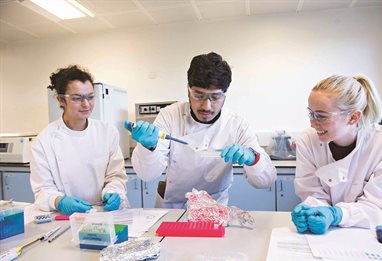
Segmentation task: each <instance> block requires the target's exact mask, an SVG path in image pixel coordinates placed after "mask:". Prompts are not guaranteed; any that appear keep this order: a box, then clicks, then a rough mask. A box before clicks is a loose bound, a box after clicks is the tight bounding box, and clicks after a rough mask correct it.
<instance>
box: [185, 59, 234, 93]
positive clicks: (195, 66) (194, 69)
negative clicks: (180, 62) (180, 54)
mask: <svg viewBox="0 0 382 261" xmlns="http://www.w3.org/2000/svg"><path fill="white" fill-rule="evenodd" d="M231 77H232V72H231V68H230V66H229V65H228V63H227V62H226V61H224V60H223V58H222V57H221V56H220V55H219V54H217V53H214V52H210V53H208V54H201V55H198V56H195V57H194V58H193V59H192V61H191V64H190V68H189V69H188V71H187V78H188V84H189V86H190V87H191V86H196V87H201V88H205V89H209V88H217V89H221V90H222V91H223V92H226V91H227V90H228V87H229V85H230V83H231V80H232V78H231Z"/></svg>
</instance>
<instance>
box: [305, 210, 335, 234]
mask: <svg viewBox="0 0 382 261" xmlns="http://www.w3.org/2000/svg"><path fill="white" fill-rule="evenodd" d="M306 215H307V216H308V227H309V230H310V231H311V232H312V233H314V234H325V233H326V231H327V230H328V228H329V227H330V226H337V225H338V224H339V223H340V222H341V220H342V210H341V209H340V208H339V207H312V208H310V209H309V210H307V211H306Z"/></svg>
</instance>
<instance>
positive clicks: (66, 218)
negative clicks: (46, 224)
mask: <svg viewBox="0 0 382 261" xmlns="http://www.w3.org/2000/svg"><path fill="white" fill-rule="evenodd" d="M69 217H70V216H69V215H58V216H55V217H54V220H58V221H61V220H69Z"/></svg>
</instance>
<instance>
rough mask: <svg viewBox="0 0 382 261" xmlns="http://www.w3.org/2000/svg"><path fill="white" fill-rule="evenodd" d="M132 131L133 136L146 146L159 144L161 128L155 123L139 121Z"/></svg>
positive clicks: (150, 146) (151, 146) (126, 123)
mask: <svg viewBox="0 0 382 261" xmlns="http://www.w3.org/2000/svg"><path fill="white" fill-rule="evenodd" d="M127 126H128V122H127V121H125V128H127ZM127 129H128V128H127ZM129 130H130V129H129ZM130 131H131V136H132V138H133V139H134V140H135V141H137V142H139V143H140V144H142V145H143V146H144V147H146V148H155V147H156V146H157V143H158V139H159V138H158V133H159V129H158V127H157V126H155V125H154V124H151V123H149V122H147V121H138V122H137V123H136V125H135V126H134V128H133V129H131V130H130Z"/></svg>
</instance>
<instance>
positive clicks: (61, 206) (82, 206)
mask: <svg viewBox="0 0 382 261" xmlns="http://www.w3.org/2000/svg"><path fill="white" fill-rule="evenodd" d="M91 208H92V206H91V205H90V204H89V203H88V202H86V201H84V200H82V199H79V198H75V197H69V196H63V197H61V199H60V200H59V201H58V204H57V209H58V210H59V211H61V212H62V213H63V214H64V215H71V214H73V213H74V212H86V211H88V210H90V209H91Z"/></svg>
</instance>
